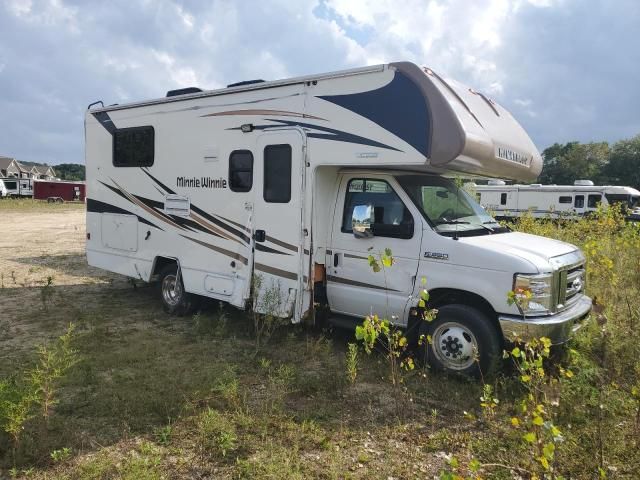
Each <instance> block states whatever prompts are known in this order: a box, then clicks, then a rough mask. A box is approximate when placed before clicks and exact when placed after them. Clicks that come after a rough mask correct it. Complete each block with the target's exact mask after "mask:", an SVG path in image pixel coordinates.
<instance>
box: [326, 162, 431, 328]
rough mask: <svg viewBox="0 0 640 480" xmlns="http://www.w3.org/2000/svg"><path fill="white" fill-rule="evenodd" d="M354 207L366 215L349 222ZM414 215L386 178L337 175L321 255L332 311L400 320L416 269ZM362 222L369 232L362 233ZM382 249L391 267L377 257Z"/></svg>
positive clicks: (418, 239) (418, 229)
mask: <svg viewBox="0 0 640 480" xmlns="http://www.w3.org/2000/svg"><path fill="white" fill-rule="evenodd" d="M356 207H359V208H356ZM354 210H356V214H358V215H360V216H362V212H365V211H368V212H369V213H368V215H369V218H368V219H365V218H358V219H356V220H354V218H353V213H354ZM419 218H420V217H418V213H417V212H416V211H415V209H414V208H413V204H412V203H411V201H410V200H409V198H408V197H407V196H406V195H405V194H404V192H403V191H402V190H401V189H400V187H399V186H397V184H395V182H393V181H392V180H391V179H387V178H382V177H376V176H373V175H369V176H363V175H357V174H354V175H345V176H343V177H342V180H341V186H340V195H339V198H338V204H337V206H336V209H335V212H334V218H333V227H332V236H331V247H330V249H328V250H327V258H326V265H327V269H326V270H327V295H328V299H329V305H330V307H331V310H332V311H333V312H336V313H340V314H343V315H349V316H354V317H365V316H367V315H370V314H378V315H379V316H381V317H386V318H388V319H390V320H391V319H392V317H396V318H397V320H395V321H396V323H397V322H400V323H402V322H404V320H405V318H406V315H405V313H406V309H407V306H408V304H409V297H410V295H411V294H412V292H413V287H414V284H415V281H416V274H417V270H418V256H419V252H420V243H421V240H422V228H421V223H420V220H419ZM367 220H368V222H369V223H371V224H372V225H371V227H372V230H373V236H371V234H362V230H363V224H364V223H367ZM354 230H355V232H356V233H355V235H354ZM385 249H390V250H391V252H392V255H393V258H394V264H393V265H392V266H391V267H384V266H383V265H382V262H381V259H380V256H381V255H382V254H383V253H384V251H385ZM369 255H373V256H374V257H375V258H376V260H377V262H378V264H379V265H380V266H381V270H380V271H379V272H374V271H373V269H372V267H371V266H370V265H369V260H368V257H369Z"/></svg>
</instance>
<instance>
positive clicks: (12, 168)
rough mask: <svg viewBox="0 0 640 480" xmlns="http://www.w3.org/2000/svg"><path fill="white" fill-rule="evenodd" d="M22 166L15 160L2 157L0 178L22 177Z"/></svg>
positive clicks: (0, 160) (0, 157)
mask: <svg viewBox="0 0 640 480" xmlns="http://www.w3.org/2000/svg"><path fill="white" fill-rule="evenodd" d="M21 173H22V172H21V171H20V164H19V163H18V162H17V161H16V159H15V158H11V157H2V156H0V177H5V178H7V177H16V178H19V177H20V176H21Z"/></svg>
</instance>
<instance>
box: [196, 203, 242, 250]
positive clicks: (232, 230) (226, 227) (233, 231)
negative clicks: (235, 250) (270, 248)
mask: <svg viewBox="0 0 640 480" xmlns="http://www.w3.org/2000/svg"><path fill="white" fill-rule="evenodd" d="M191 210H193V211H194V212H196V213H197V214H198V215H200V216H201V217H203V218H204V219H206V220H209V221H210V222H211V223H213V224H214V225H217V226H218V227H220V228H222V229H223V230H226V231H227V232H229V233H230V234H232V235H235V236H236V237H238V238H241V239H242V240H243V241H244V242H245V243H246V244H247V245H248V244H249V243H251V239H250V238H249V237H248V236H247V235H245V234H244V233H242V232H241V231H240V230H237V229H235V228H233V227H230V226H229V225H227V224H226V223H224V222H222V221H221V220H219V219H217V218H216V217H214V216H212V215H209V214H208V213H207V212H205V211H204V210H202V209H201V208H198V207H197V206H195V205H193V204H191Z"/></svg>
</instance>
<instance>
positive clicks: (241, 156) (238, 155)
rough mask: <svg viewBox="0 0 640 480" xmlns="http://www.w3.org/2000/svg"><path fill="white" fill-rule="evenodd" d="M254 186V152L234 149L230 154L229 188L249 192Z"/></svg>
mask: <svg viewBox="0 0 640 480" xmlns="http://www.w3.org/2000/svg"><path fill="white" fill-rule="evenodd" d="M252 186H253V154H252V153H251V152H250V151H249V150H234V151H233V152H231V155H229V188H230V189H231V190H232V191H234V192H248V191H250V190H251V187H252Z"/></svg>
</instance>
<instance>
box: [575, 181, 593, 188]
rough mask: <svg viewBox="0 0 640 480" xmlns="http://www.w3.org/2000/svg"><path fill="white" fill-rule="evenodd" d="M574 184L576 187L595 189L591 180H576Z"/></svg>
mask: <svg viewBox="0 0 640 480" xmlns="http://www.w3.org/2000/svg"><path fill="white" fill-rule="evenodd" d="M573 184H574V185H575V186H576V187H593V182H592V181H591V180H576V181H575V182H573Z"/></svg>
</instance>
